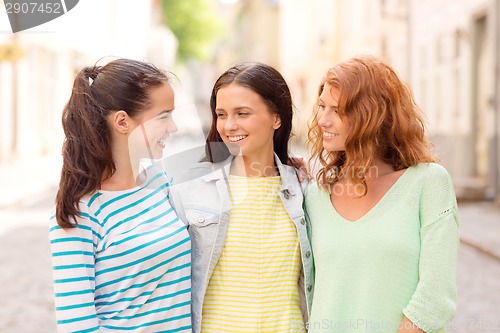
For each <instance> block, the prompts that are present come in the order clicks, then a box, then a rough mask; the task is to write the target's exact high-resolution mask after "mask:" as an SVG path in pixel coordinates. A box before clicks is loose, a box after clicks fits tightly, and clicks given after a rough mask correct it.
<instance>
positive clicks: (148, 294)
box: [49, 172, 191, 333]
mask: <svg viewBox="0 0 500 333" xmlns="http://www.w3.org/2000/svg"><path fill="white" fill-rule="evenodd" d="M169 186H170V183H169V182H168V180H167V178H166V176H165V174H164V173H161V172H159V173H157V174H156V175H155V176H154V177H152V178H151V179H150V180H149V181H148V183H147V186H138V187H135V188H133V189H129V190H124V191H98V192H97V193H95V194H94V195H92V196H89V197H86V198H84V199H82V200H81V201H80V213H81V217H80V218H79V219H78V221H77V222H78V224H77V226H76V228H71V229H62V228H60V227H59V226H58V225H57V222H56V220H55V217H54V216H53V217H52V218H51V227H50V232H49V238H50V245H51V251H52V262H53V276H54V291H55V306H56V317H57V327H58V331H59V332H80V333H83V332H101V333H102V332H143V333H145V332H191V311H190V306H191V304H190V303H191V242H190V238H189V234H188V232H187V230H186V227H185V225H184V224H183V223H182V222H181V221H180V220H179V219H178V218H177V215H176V214H175V212H174V211H173V209H172V207H171V206H170V204H169V202H168V187H169Z"/></svg>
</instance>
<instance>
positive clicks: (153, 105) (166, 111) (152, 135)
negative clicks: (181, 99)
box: [129, 83, 177, 159]
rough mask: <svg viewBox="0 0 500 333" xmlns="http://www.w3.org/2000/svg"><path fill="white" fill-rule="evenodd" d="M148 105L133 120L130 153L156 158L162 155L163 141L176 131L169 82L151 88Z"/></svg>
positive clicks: (172, 96) (172, 95)
mask: <svg viewBox="0 0 500 333" xmlns="http://www.w3.org/2000/svg"><path fill="white" fill-rule="evenodd" d="M149 97H150V106H149V107H148V108H147V109H146V110H144V111H143V112H141V114H140V117H139V118H137V119H135V120H134V125H135V128H134V130H133V131H132V133H131V134H130V136H129V149H130V151H131V155H135V156H140V157H143V158H152V159H158V158H161V157H162V156H163V149H164V148H165V141H166V140H167V138H168V137H169V135H170V133H174V132H176V131H177V126H176V125H175V122H174V120H173V119H172V112H173V110H174V91H173V89H172V87H171V86H170V84H168V83H164V84H162V85H161V86H157V87H153V88H151V90H150V92H149Z"/></svg>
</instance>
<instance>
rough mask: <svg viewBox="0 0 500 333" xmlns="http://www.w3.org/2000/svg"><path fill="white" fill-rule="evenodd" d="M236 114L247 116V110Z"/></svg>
mask: <svg viewBox="0 0 500 333" xmlns="http://www.w3.org/2000/svg"><path fill="white" fill-rule="evenodd" d="M238 115H240V116H242V117H245V116H248V112H240V113H238Z"/></svg>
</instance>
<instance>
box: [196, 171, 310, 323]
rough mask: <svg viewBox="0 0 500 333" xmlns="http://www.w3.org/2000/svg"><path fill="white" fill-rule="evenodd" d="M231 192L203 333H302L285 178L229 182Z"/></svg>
mask: <svg viewBox="0 0 500 333" xmlns="http://www.w3.org/2000/svg"><path fill="white" fill-rule="evenodd" d="M229 188H230V195H231V212H230V218H229V227H228V231H227V237H226V242H225V245H224V249H223V251H222V254H221V257H220V258H219V261H218V262H217V265H216V266H215V270H214V272H213V274H212V276H211V278H210V282H209V285H208V289H207V292H206V294H205V300H204V303H203V315H202V325H201V332H203V333H205V332H206V333H209V332H253V333H256V332H289V331H294V332H298V330H297V327H303V325H298V324H297V323H302V315H301V312H300V307H299V291H298V285H297V283H298V279H299V274H300V268H301V260H300V245H299V240H298V236H297V231H296V228H295V225H294V224H293V222H292V220H291V219H290V216H289V215H288V213H287V212H286V210H285V207H284V206H283V203H282V202H281V199H280V197H279V194H278V193H279V191H280V189H281V178H280V177H253V178H252V177H238V176H230V177H229ZM299 331H302V332H303V331H304V330H303V329H302V330H299Z"/></svg>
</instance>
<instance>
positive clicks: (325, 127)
mask: <svg viewBox="0 0 500 333" xmlns="http://www.w3.org/2000/svg"><path fill="white" fill-rule="evenodd" d="M339 97H340V91H339V90H338V89H336V88H334V87H332V86H331V85H329V84H325V86H324V87H323V91H322V92H321V95H320V96H319V105H318V115H317V118H318V125H319V127H320V128H321V131H322V134H323V148H325V149H326V150H327V151H329V152H333V151H343V150H345V142H346V138H347V134H348V128H347V125H346V123H345V120H342V119H341V118H340V116H339V114H338V105H339Z"/></svg>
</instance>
